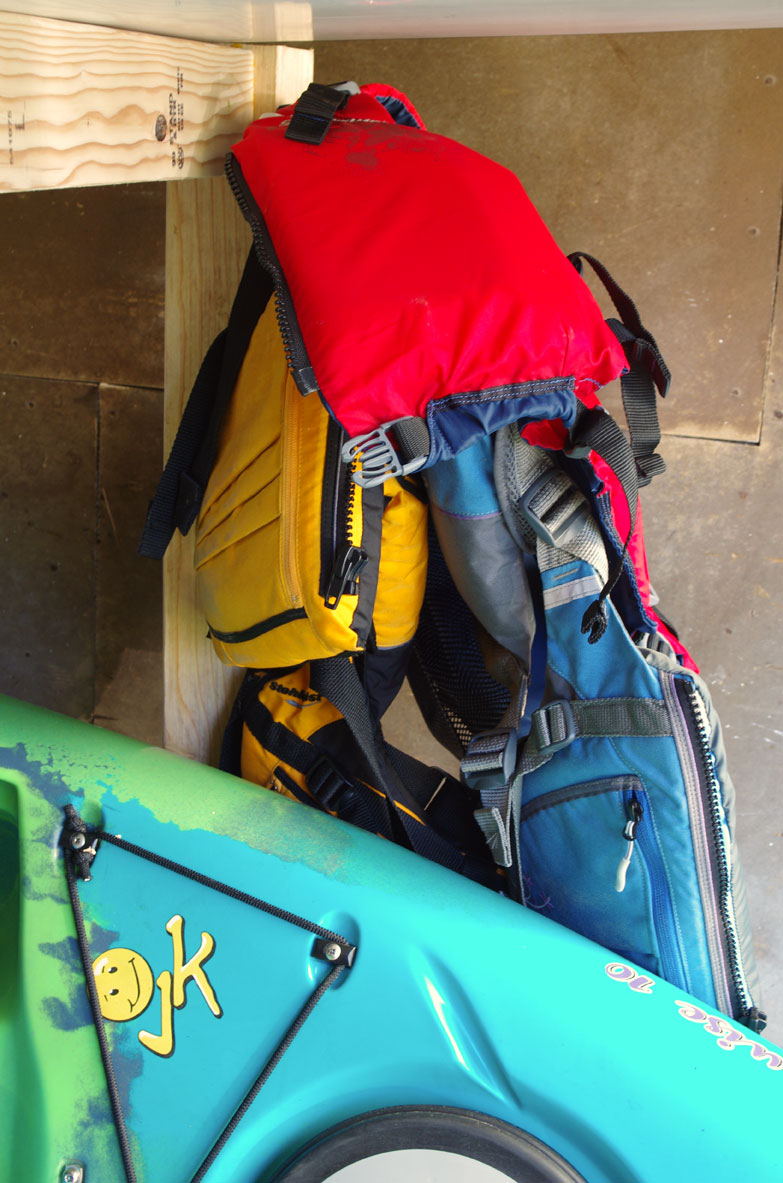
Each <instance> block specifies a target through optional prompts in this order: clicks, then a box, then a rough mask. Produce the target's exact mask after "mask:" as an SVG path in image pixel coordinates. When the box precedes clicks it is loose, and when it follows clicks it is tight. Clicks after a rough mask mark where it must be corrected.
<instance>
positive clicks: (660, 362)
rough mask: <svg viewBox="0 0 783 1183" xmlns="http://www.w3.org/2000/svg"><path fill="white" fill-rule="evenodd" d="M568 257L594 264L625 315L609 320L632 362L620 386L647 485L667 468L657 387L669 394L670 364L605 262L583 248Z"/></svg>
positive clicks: (639, 467)
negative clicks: (661, 451) (659, 451)
mask: <svg viewBox="0 0 783 1183" xmlns="http://www.w3.org/2000/svg"><path fill="white" fill-rule="evenodd" d="M568 258H569V260H570V261H571V263H572V264H573V266H574V267H575V268H576V270H577V271H578V273H579V274H580V275H581V274H582V260H583V259H584V260H585V262H587V263H589V264H590V266H591V267H592V269H593V270H594V271H595V273H596V275H597V276H598V278H599V279H600V280H601V282H602V283H603V285H604V287H605V288H606V291H607V292H608V294H609V296H610V298H611V300H612V303H613V304H614V306H615V308H616V309H617V311H618V312H619V314H620V317H621V320H620V321H618V320H615V319H614V318H610V319H609V320H607V322H606V323H607V324H608V326H609V328H610V329H611V330H612V332H613V333H614V335H615V336H616V337H617V339H618V341H619V342H620V344H621V345H622V347H623V352H624V353H625V356H626V360H627V362H628V372H627V373H625V374H623V375H622V377H621V379H620V387H621V391H622V398H623V407H624V409H625V417H626V419H627V421H628V430H629V431H630V434H631V451H632V453H633V456H634V459H635V461H636V466H637V481H638V484H639V486H640V487H644V486H645V485H648V484H649V483H650V481H651V480H652V478H653V477H654V476H656V475H657V474H658V473H659V472H663V471H664V469H665V464H664V462H663V460H662V459H661V457H660V456H658V455H656V451H655V450H656V448H657V447H658V445H659V443H660V442H661V429H660V426H659V423H658V408H657V404H656V397H655V392H656V389H657V391H658V393H659V394H660V395H661V398H665V397H666V395H667V393H668V391H669V386H670V384H671V375H670V373H669V368H668V366H667V365H666V362H665V361H664V359H663V357H662V355H661V351H660V349H659V348H658V345H657V343H656V340H655V338H654V337H653V335H652V333H650V332H649V331H648V330H647V329H646V328H645V327H644V325H643V324H642V320H641V317H640V316H639V312H638V310H637V308H636V305H635V304H634V302H633V300H632V299H631V298H630V296H629V295H628V294H627V292H625V291H623V289H622V288H621V287H620V285H619V284H618V283H617V282H616V280H614V279H613V278H612V276H611V275H610V274H609V272H608V271H607V270H606V268H605V267H604V266H603V264H602V263H599V261H598V260H597V259H595V258H593V256H592V255H586V254H584V253H583V252H582V251H577V252H575V253H574V254H571V255H569V256H568Z"/></svg>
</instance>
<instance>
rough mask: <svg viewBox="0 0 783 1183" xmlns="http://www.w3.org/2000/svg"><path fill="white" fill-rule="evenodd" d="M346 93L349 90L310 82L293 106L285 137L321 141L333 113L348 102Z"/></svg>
mask: <svg viewBox="0 0 783 1183" xmlns="http://www.w3.org/2000/svg"><path fill="white" fill-rule="evenodd" d="M348 95H349V91H347V90H341V89H339V88H338V87H336V86H324V85H323V84H322V83H320V82H311V83H310V85H309V86H308V88H307V90H306V91H305V92H304V94H303V95H302V96H301V98H300V99H299V100H298V102H297V104H296V106H295V107H294V113H293V115H292V116H291V122H290V123H289V125H288V127H287V128H286V133H285V138H286V139H287V140H298V141H299V142H300V143H302V144H320V143H322V142H323V139H324V137H325V135H326V133H327V132H328V130H329V128H330V127H331V125H332V120H333V119H334V117H335V115H336V114H337V112H338V111H341V110H342V108H343V107H344V106H345V104H346V103H347V102H348Z"/></svg>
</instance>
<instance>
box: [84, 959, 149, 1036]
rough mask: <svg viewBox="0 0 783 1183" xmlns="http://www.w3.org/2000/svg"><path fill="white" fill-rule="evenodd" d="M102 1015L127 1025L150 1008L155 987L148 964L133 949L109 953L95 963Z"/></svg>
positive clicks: (94, 969) (93, 967)
mask: <svg viewBox="0 0 783 1183" xmlns="http://www.w3.org/2000/svg"><path fill="white" fill-rule="evenodd" d="M92 972H93V974H94V976H95V985H96V987H97V989H98V999H99V1001H100V1005H101V1014H102V1015H103V1017H104V1019H111V1020H112V1021H113V1022H115V1023H124V1022H126V1021H127V1020H128V1019H135V1018H136V1016H137V1015H140V1014H141V1012H142V1011H143V1010H145V1009H146V1008H147V1006H149V1002H150V999H151V998H152V994H153V991H154V990H155V983H154V981H153V977H152V970H151V969H150V967H149V966H148V965H147V962H146V961H145V960H144V958H143V957H141V956H140V955H139V954H138V953H135V952H134V951H133V949H108V950H107V951H106V952H105V953H101V955H100V957H96V958H95V960H94V961H93V963H92Z"/></svg>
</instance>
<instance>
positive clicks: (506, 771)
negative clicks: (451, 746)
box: [460, 728, 517, 793]
mask: <svg viewBox="0 0 783 1183" xmlns="http://www.w3.org/2000/svg"><path fill="white" fill-rule="evenodd" d="M516 766H517V733H516V731H511V730H510V729H508V728H500V729H499V730H497V731H482V732H481V733H480V734H479V735H474V736H473V739H472V740H471V741H470V743H469V744H468V750H467V751H466V752H465V755H464V756H463V757H462V761H461V763H460V772H461V774H462V779H463V780H464V781H465V784H466V785H467V786H468V788H469V789H476V790H478V792H479V793H482V792H484V791H485V790H486V789H496V788H498V787H499V786H501V785H506V784H508V782H509V781H510V780H511V778H512V776H513V775H514V770H515V768H516Z"/></svg>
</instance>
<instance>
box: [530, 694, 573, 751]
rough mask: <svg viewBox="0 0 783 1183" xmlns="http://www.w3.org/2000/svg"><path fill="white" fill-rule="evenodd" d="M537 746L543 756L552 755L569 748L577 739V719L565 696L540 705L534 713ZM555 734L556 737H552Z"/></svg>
mask: <svg viewBox="0 0 783 1183" xmlns="http://www.w3.org/2000/svg"><path fill="white" fill-rule="evenodd" d="M533 730H534V731H535V734H536V747H537V749H538V752H539V754H540V755H542V756H550V755H552V753H553V752H559V751H560V749H561V748H567V747H568V745H569V744H570V743H573V742H574V740H575V739H576V719H575V718H574V712H573V710H572V708H571V703H570V702H569V701H568V700H567V699H565V698H558V699H556V700H555V701H554V702H550V703H547V705H546V706H545V707H540V708H539V709H538V710H537V711H535V712H534V714H533ZM553 736H555V737H556V738H554V739H553V738H552V737H553Z"/></svg>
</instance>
